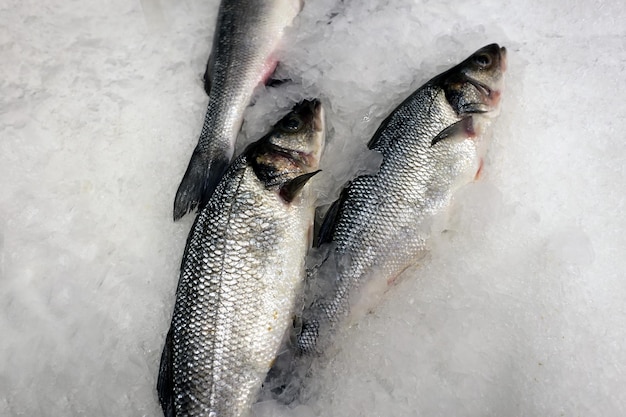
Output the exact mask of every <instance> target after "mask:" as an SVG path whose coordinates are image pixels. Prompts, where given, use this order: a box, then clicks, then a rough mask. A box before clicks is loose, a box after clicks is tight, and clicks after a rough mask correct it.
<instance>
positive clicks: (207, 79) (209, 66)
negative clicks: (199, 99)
mask: <svg viewBox="0 0 626 417" xmlns="http://www.w3.org/2000/svg"><path fill="white" fill-rule="evenodd" d="M214 64H215V59H214V58H213V52H211V55H209V60H208V61H207V63H206V69H205V71H204V77H203V79H204V91H205V92H206V93H207V95H210V94H211V73H212V72H213V66H214Z"/></svg>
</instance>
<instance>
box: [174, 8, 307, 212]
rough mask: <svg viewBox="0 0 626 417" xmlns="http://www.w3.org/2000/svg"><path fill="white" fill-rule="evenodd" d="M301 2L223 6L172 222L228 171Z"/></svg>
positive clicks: (197, 203) (203, 199) (199, 202)
mask: <svg viewBox="0 0 626 417" xmlns="http://www.w3.org/2000/svg"><path fill="white" fill-rule="evenodd" d="M300 1H301V0H222V2H221V3H220V8H219V12H218V19H217V24H216V28H215V35H214V38H213V48H212V51H211V56H210V58H209V62H208V64H207V69H206V73H205V76H204V79H205V90H206V91H207V93H208V94H209V104H208V107H207V111H206V115H205V118H204V124H203V126H202V131H201V133H200V137H199V139H198V144H197V146H196V148H195V150H194V151H193V154H192V156H191V159H190V161H189V165H188V167H187V170H186V172H185V175H184V177H183V179H182V181H181V183H180V185H179V187H178V190H177V192H176V197H175V199H174V220H177V219H179V218H180V217H182V216H184V215H185V214H186V213H187V212H189V211H191V210H193V209H194V208H195V207H197V206H200V207H202V205H204V204H205V203H206V202H207V201H208V198H209V197H210V196H211V193H212V192H213V190H214V189H215V187H216V186H217V184H218V182H219V180H220V178H221V176H222V174H223V173H224V171H225V170H226V168H227V167H228V164H229V162H230V160H231V158H232V156H233V153H234V149H235V141H236V139H237V135H238V133H239V130H240V129H241V124H242V123H243V113H244V110H245V109H246V107H247V106H248V104H249V103H250V100H251V98H252V93H253V91H254V88H255V87H256V86H257V85H258V84H260V83H262V82H264V81H265V80H267V79H268V78H269V77H270V76H271V74H272V73H273V71H274V69H275V67H276V63H277V61H276V57H275V56H274V53H275V50H276V48H277V46H278V44H279V42H280V39H281V38H282V36H283V32H284V30H285V28H286V27H287V26H289V25H290V24H291V22H292V21H293V19H294V17H295V16H296V15H297V14H298V12H299V11H300V8H301V7H302V6H301V2H300Z"/></svg>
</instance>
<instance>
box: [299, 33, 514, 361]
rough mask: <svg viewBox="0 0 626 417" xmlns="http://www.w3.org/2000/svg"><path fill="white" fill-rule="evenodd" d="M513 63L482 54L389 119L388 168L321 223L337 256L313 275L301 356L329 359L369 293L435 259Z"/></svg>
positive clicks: (384, 149)
mask: <svg viewBox="0 0 626 417" xmlns="http://www.w3.org/2000/svg"><path fill="white" fill-rule="evenodd" d="M505 61H506V50H505V49H504V48H500V47H499V46H498V45H496V44H492V45H488V46H486V47H484V48H481V49H480V50H478V51H477V52H475V53H474V54H473V55H472V56H470V57H469V58H468V59H466V60H465V61H463V62H462V63H460V64H459V65H457V66H456V67H454V68H452V69H450V70H448V71H446V72H444V73H442V74H440V75H439V76H437V77H435V78H433V79H432V80H430V81H429V82H427V83H426V84H425V85H423V86H422V87H420V88H419V89H418V90H417V91H415V92H414V93H413V94H411V95H410V96H409V97H408V98H407V99H406V100H405V101H404V102H403V103H402V104H400V106H398V107H397V108H396V109H395V110H394V111H393V112H392V113H391V114H390V115H389V117H388V118H387V119H386V120H385V121H383V123H382V124H381V126H380V128H379V129H378V130H377V131H376V133H375V134H374V136H373V138H372V140H371V141H370V143H369V145H368V146H369V148H370V149H372V150H374V151H377V152H380V153H381V154H382V163H381V165H380V168H379V171H378V172H377V173H376V174H373V175H364V176H360V177H357V178H356V179H354V180H352V181H351V182H350V183H349V184H348V185H347V187H346V188H345V189H344V190H343V192H342V195H341V197H340V198H339V200H337V201H336V202H335V203H334V204H333V205H332V206H331V208H330V209H329V210H328V213H327V215H326V217H325V219H324V222H323V224H322V226H321V229H320V230H321V232H320V236H319V242H318V244H320V245H321V247H322V248H326V250H327V251H328V253H327V255H326V258H325V260H324V261H323V262H322V264H321V265H320V266H317V267H316V268H314V269H312V270H311V271H310V272H309V274H310V275H311V278H310V281H311V283H312V284H311V288H312V290H311V291H310V293H309V294H308V298H307V299H308V302H307V304H306V305H307V307H306V308H305V309H304V311H303V312H302V314H301V329H300V331H299V334H298V335H297V342H296V346H295V349H296V354H297V355H304V354H308V353H312V352H322V351H323V350H324V348H325V346H326V345H327V344H328V343H329V342H330V335H331V334H332V333H333V331H334V329H335V328H336V327H337V325H338V323H341V322H342V321H343V320H344V319H345V317H346V316H348V315H349V314H350V312H351V311H352V310H355V309H356V308H355V306H356V305H359V302H360V301H363V300H362V298H367V295H368V294H367V292H366V291H364V288H363V287H365V286H368V287H369V286H372V285H373V286H374V288H376V286H379V287H380V286H385V285H386V284H388V283H390V282H393V280H395V278H396V277H397V276H398V275H399V274H401V273H402V272H403V271H404V270H405V269H406V268H408V267H409V266H411V265H413V264H415V263H416V262H417V261H418V260H419V259H420V258H421V257H422V256H424V255H425V254H426V253H427V250H428V238H429V236H430V235H431V232H432V229H433V225H434V224H436V222H437V221H438V218H439V217H440V216H442V215H445V209H446V208H447V207H448V206H449V205H450V202H451V199H452V196H453V194H454V192H455V191H456V190H457V189H458V188H459V187H460V186H462V185H464V184H466V183H468V182H470V181H472V180H473V179H474V177H475V176H476V174H477V172H478V170H479V168H480V166H481V158H482V153H483V152H484V144H483V141H482V139H481V136H482V135H483V133H484V131H485V129H486V127H487V126H488V125H489V123H490V120H491V119H492V118H493V117H494V116H495V115H496V114H497V113H498V109H499V99H500V94H501V90H502V86H503V84H502V83H503V73H504V71H505ZM360 307H361V308H363V306H362V305H361V306H360Z"/></svg>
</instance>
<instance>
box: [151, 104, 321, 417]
mask: <svg viewBox="0 0 626 417" xmlns="http://www.w3.org/2000/svg"><path fill="white" fill-rule="evenodd" d="M323 140H324V123H323V110H322V107H321V105H320V104H319V102H317V101H314V102H308V101H305V102H303V103H301V104H300V105H298V106H296V108H295V109H294V110H293V111H292V112H291V113H290V114H288V115H287V116H285V118H283V119H282V120H281V121H280V122H279V123H278V124H277V125H276V126H274V128H273V129H272V131H271V132H270V133H269V134H268V135H266V136H265V137H263V138H262V139H260V140H259V141H257V142H255V143H253V144H252V145H250V146H249V147H248V148H247V150H246V151H245V152H244V153H243V154H242V155H240V156H239V157H238V158H236V159H235V160H234V161H233V163H232V164H231V166H230V167H229V169H228V170H227V171H226V173H225V174H224V176H223V178H222V180H221V181H220V183H219V185H218V187H217V188H216V190H215V192H214V193H213V195H212V196H211V198H210V200H209V202H208V204H207V205H206V207H204V208H203V209H202V210H201V212H200V213H199V215H198V216H197V218H196V221H195V223H194V225H193V227H192V230H191V232H190V235H189V238H188V241H187V246H186V249H185V254H184V256H183V262H182V266H181V274H180V279H179V283H178V288H177V291H176V304H175V307H174V313H173V318H172V324H171V327H170V331H169V333H168V336H167V340H166V343H165V347H164V350H163V355H162V358H161V367H160V371H159V381H158V386H157V390H158V393H159V400H160V401H161V405H162V407H163V410H164V413H165V415H166V417H173V416H177V417H183V416H185V417H187V416H189V417H197V416H207V417H208V416H210V417H235V416H237V417H240V416H245V415H247V414H248V412H249V409H250V406H251V404H252V403H253V402H254V401H255V399H256V396H257V394H258V392H259V390H260V388H261V385H262V382H263V379H264V378H265V375H266V373H267V371H268V370H269V369H270V367H271V365H272V362H273V360H274V358H275V356H276V353H277V350H278V349H279V347H280V343H281V341H282V339H283V336H284V333H285V332H286V330H287V328H288V327H289V326H290V325H291V323H292V320H293V317H292V315H293V313H294V303H295V301H296V298H297V297H298V296H299V294H300V291H301V283H302V281H303V279H304V260H305V255H306V251H307V249H308V247H309V246H310V243H311V237H310V234H309V232H310V229H311V227H312V223H313V217H314V200H313V198H312V197H313V196H312V195H310V193H309V191H308V187H306V186H305V185H306V183H307V180H308V179H310V178H311V177H312V176H313V175H314V174H315V173H316V172H317V168H318V165H319V157H320V153H321V151H322V147H323Z"/></svg>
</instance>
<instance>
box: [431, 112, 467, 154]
mask: <svg viewBox="0 0 626 417" xmlns="http://www.w3.org/2000/svg"><path fill="white" fill-rule="evenodd" d="M457 135H461V136H462V137H463V138H466V137H471V136H474V135H475V133H474V123H473V119H472V117H471V116H469V117H464V118H463V119H461V120H459V121H458V122H456V123H454V124H451V125H450V126H448V127H446V128H445V129H443V130H442V131H441V132H439V133H438V134H437V136H435V137H434V138H433V140H432V141H431V142H430V147H431V148H432V147H433V146H435V144H436V143H438V142H441V141H442V140H444V139H448V138H451V137H455V136H457Z"/></svg>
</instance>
